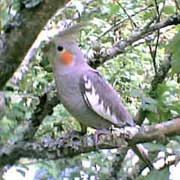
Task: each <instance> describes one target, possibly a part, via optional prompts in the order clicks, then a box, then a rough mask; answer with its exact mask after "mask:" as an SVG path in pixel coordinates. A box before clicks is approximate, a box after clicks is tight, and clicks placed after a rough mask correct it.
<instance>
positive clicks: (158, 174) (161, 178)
mask: <svg viewBox="0 0 180 180" xmlns="http://www.w3.org/2000/svg"><path fill="white" fill-rule="evenodd" d="M155 179H158V180H169V169H168V168H165V169H163V170H161V171H157V170H153V171H151V172H150V173H149V174H148V175H147V176H144V177H142V176H141V177H139V178H138V179H137V180H155Z"/></svg>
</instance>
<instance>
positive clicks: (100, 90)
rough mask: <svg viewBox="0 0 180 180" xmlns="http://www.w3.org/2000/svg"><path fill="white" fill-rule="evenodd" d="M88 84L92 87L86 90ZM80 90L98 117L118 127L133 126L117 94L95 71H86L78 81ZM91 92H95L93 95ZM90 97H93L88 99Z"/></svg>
mask: <svg viewBox="0 0 180 180" xmlns="http://www.w3.org/2000/svg"><path fill="white" fill-rule="evenodd" d="M89 82H91V84H92V85H91V87H88V88H87V87H86V84H87V83H89ZM89 84H90V83H89ZM88 86H89V85H88ZM80 88H81V93H82V96H83V97H85V98H84V101H85V102H86V104H87V105H88V107H89V108H91V109H92V110H93V111H94V112H96V113H97V114H98V115H99V116H102V117H103V118H105V119H106V120H108V121H110V122H111V123H112V124H114V125H116V126H119V127H123V126H127V125H129V126H133V125H134V124H135V123H134V121H133V119H132V117H131V115H130V114H129V112H128V111H127V109H126V108H125V106H124V105H123V103H122V101H121V98H120V96H119V95H118V93H117V92H116V91H115V90H114V89H113V88H112V87H111V85H110V84H109V83H108V82H107V81H106V80H105V79H104V78H103V77H102V76H101V75H100V74H99V73H98V72H97V71H95V70H89V71H87V72H86V74H85V75H83V76H82V77H81V79H80ZM93 91H95V95H94V92H93ZM91 95H92V96H93V97H90V96H91ZM93 98H94V99H93ZM95 98H97V99H95ZM102 106H103V107H102ZM108 108H109V109H108Z"/></svg>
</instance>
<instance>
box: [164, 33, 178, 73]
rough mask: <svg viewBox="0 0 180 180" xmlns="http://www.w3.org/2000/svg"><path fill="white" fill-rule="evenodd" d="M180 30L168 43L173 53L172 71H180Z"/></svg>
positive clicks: (169, 49)
mask: <svg viewBox="0 0 180 180" xmlns="http://www.w3.org/2000/svg"><path fill="white" fill-rule="evenodd" d="M179 46H180V32H178V33H177V34H176V35H175V36H174V38H173V39H172V41H171V42H170V43H169V45H168V47H167V48H168V51H169V52H170V53H172V72H173V73H179V72H180V51H179Z"/></svg>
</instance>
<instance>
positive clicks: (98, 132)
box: [93, 129, 111, 149]
mask: <svg viewBox="0 0 180 180" xmlns="http://www.w3.org/2000/svg"><path fill="white" fill-rule="evenodd" d="M109 134H111V131H109V130H107V129H101V130H100V129H97V130H96V131H95V133H94V135H93V138H94V144H95V147H96V149H99V148H98V144H99V141H100V138H99V137H100V136H101V135H109Z"/></svg>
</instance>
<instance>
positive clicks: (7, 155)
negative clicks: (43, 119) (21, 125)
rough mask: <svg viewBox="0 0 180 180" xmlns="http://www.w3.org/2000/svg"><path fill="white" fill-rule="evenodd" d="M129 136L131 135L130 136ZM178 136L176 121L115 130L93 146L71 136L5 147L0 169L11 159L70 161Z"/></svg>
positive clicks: (88, 140)
mask: <svg viewBox="0 0 180 180" xmlns="http://www.w3.org/2000/svg"><path fill="white" fill-rule="evenodd" d="M132 132H133V133H132ZM179 134H180V117H177V118H175V119H172V120H170V121H167V122H163V123H160V124H156V125H151V126H145V127H140V128H137V127H128V129H126V128H125V129H115V130H114V131H112V132H109V133H104V134H101V135H100V136H99V141H98V144H95V142H94V136H93V135H87V136H83V137H80V136H76V137H72V135H69V136H67V135H66V136H65V137H63V138H60V139H59V140H58V141H55V140H51V141H48V142H44V143H39V142H26V141H23V142H18V143H17V144H14V145H6V146H4V147H1V148H0V162H1V164H0V167H3V166H4V165H6V164H8V163H13V162H14V159H16V160H17V159H19V158H21V157H28V158H42V159H54V160H56V159H59V158H64V157H73V156H76V155H79V154H81V153H87V152H90V151H95V150H97V148H98V149H112V148H128V144H127V142H129V145H134V144H138V143H144V142H150V141H152V140H159V138H160V137H163V136H172V135H179Z"/></svg>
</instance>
